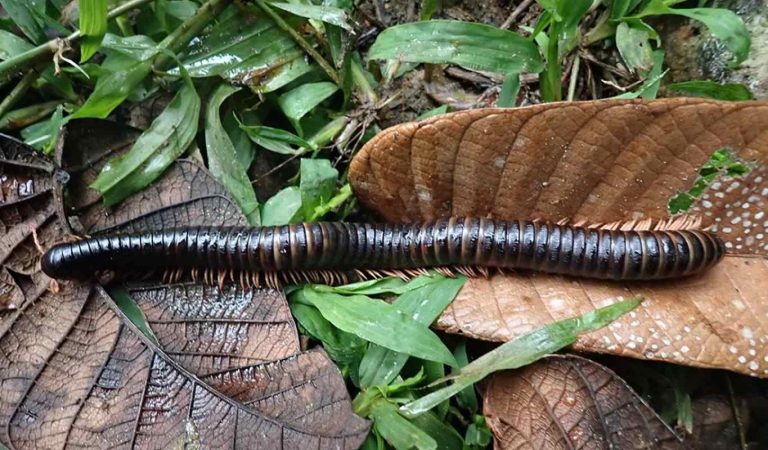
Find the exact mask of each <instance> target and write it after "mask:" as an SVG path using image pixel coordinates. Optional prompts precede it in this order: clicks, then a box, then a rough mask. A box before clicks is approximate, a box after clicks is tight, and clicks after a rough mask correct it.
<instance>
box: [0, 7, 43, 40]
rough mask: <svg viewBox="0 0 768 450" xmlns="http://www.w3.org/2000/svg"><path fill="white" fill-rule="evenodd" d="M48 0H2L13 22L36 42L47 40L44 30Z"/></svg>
mask: <svg viewBox="0 0 768 450" xmlns="http://www.w3.org/2000/svg"><path fill="white" fill-rule="evenodd" d="M45 4H46V0H0V5H2V6H3V9H5V12H6V13H8V15H9V16H11V19H13V23H14V24H15V25H17V26H18V27H19V28H20V29H21V31H22V32H24V34H25V35H26V36H27V37H28V38H29V39H30V40H31V41H32V42H34V43H35V44H41V43H43V42H44V41H45V40H46V36H45V30H44V17H45Z"/></svg>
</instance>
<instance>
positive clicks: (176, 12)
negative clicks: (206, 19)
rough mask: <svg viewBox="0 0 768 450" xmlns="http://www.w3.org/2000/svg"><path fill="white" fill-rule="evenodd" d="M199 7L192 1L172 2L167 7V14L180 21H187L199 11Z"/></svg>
mask: <svg viewBox="0 0 768 450" xmlns="http://www.w3.org/2000/svg"><path fill="white" fill-rule="evenodd" d="M197 8H198V5H197V4H196V3H195V2H193V1H191V0H171V1H169V2H168V3H167V4H166V5H165V13H166V14H168V15H169V16H171V17H175V18H177V19H179V20H187V19H189V18H190V17H192V16H193V15H195V12H196V11H197Z"/></svg>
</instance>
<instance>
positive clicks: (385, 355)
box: [360, 275, 467, 386]
mask: <svg viewBox="0 0 768 450" xmlns="http://www.w3.org/2000/svg"><path fill="white" fill-rule="evenodd" d="M466 281H467V278H466V277H464V276H459V277H456V278H447V277H444V276H442V275H438V276H434V277H431V279H430V282H429V283H428V284H425V285H424V286H421V287H419V288H417V289H414V290H411V291H408V292H406V293H404V294H403V295H401V296H400V297H399V298H398V299H397V300H395V302H394V303H393V304H394V305H395V307H397V309H399V310H400V311H402V312H403V313H405V314H408V315H410V316H411V318H413V320H415V321H417V322H419V323H422V324H424V325H430V324H431V323H432V322H434V321H435V319H437V317H438V316H440V314H441V313H442V312H443V310H445V308H447V307H448V305H450V304H451V302H452V301H453V299H454V298H456V295H457V294H458V293H459V291H460V290H461V288H462V286H464V283H465V282H466ZM407 361H408V355H406V354H403V353H397V352H393V351H391V350H388V349H386V348H384V347H380V346H377V345H371V347H369V348H368V351H367V352H366V353H365V356H364V357H363V360H362V361H361V362H360V386H375V385H385V384H389V383H390V382H392V380H394V379H395V377H397V375H398V374H399V373H400V371H401V370H402V368H403V366H405V363H406V362H407Z"/></svg>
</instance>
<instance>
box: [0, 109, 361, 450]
mask: <svg viewBox="0 0 768 450" xmlns="http://www.w3.org/2000/svg"><path fill="white" fill-rule="evenodd" d="M76 124H77V122H74V123H73V125H71V126H70V127H71V128H70V130H69V131H70V132H71V133H72V134H70V136H76V135H77V128H72V127H77V125H76ZM103 126H104V127H107V128H108V127H109V123H108V122H103ZM117 140H118V141H119V139H117ZM0 143H2V144H4V145H11V144H6V141H5V140H3V141H0ZM78 144H80V145H78ZM94 144H95V145H94V146H93V147H91V146H90V145H89V144H88V143H87V142H86V143H84V142H83V141H80V142H75V141H68V142H67V144H65V146H64V154H65V155H72V154H73V153H75V150H77V151H78V156H77V157H76V158H78V159H79V161H78V162H79V163H80V164H74V165H72V167H71V169H70V172H71V175H72V180H71V184H70V187H72V189H67V191H66V193H65V194H66V195H67V196H68V200H70V202H69V204H70V205H73V208H74V210H76V211H77V212H79V214H80V215H79V216H78V217H77V218H69V219H70V220H69V222H70V223H71V224H73V225H74V227H75V228H81V229H82V230H83V231H84V232H87V233H98V232H102V231H105V230H109V231H125V230H147V229H151V228H157V227H168V226H174V225H182V224H183V225H203V224H205V225H237V224H244V223H245V221H244V218H243V216H242V214H240V212H239V210H238V208H237V206H236V205H235V204H234V203H232V201H231V200H230V199H229V198H227V197H226V196H225V195H224V191H223V189H222V188H221V186H219V185H218V184H217V183H216V182H215V181H214V180H213V178H212V177H210V175H208V173H207V172H206V171H205V170H204V169H202V168H201V167H199V166H197V165H196V164H194V163H191V162H180V163H178V164H177V165H175V166H173V167H172V168H171V169H170V170H169V171H167V172H166V174H165V175H164V176H163V177H162V178H161V179H159V180H158V181H157V183H156V184H154V185H153V186H152V187H150V188H149V190H148V191H145V192H143V193H139V194H136V195H134V196H132V197H130V198H129V199H127V200H126V201H125V202H123V203H121V204H120V205H119V206H117V207H116V208H114V209H113V210H110V211H106V210H104V208H103V207H102V206H101V204H100V203H99V202H98V199H97V198H95V197H94V196H92V194H87V189H86V188H85V186H87V183H88V178H89V177H93V176H94V175H95V174H96V173H98V166H99V165H101V164H102V163H103V161H104V160H105V159H106V158H109V157H111V156H113V155H114V153H112V152H102V151H99V150H98V149H99V148H100V147H101V145H100V143H99V142H94ZM73 145H74V146H75V148H71V146H73ZM67 146H70V148H67ZM118 147H119V146H118ZM2 148H5V147H2ZM23 151H24V152H26V153H27V154H32V155H36V154H33V153H30V152H32V150H28V149H26V148H24V149H23ZM118 151H119V149H118ZM0 156H2V157H6V156H8V153H7V152H6V153H5V154H3V155H0ZM19 161H22V162H26V161H27V159H24V158H20V157H19V156H17V155H11V158H8V159H0V167H2V170H3V171H4V172H3V173H4V174H6V173H9V170H16V169H15V167H16V166H20V164H19ZM70 163H71V161H70ZM9 167H11V169H9ZM49 167H54V166H53V165H51V166H44V167H43V168H41V169H37V168H32V169H35V170H36V171H35V170H32V169H27V167H26V166H23V170H22V171H21V173H24V170H27V171H28V172H29V174H30V175H29V176H32V175H34V176H38V177H39V178H40V179H41V180H45V176H44V175H45V174H46V173H55V170H54V171H53V172H52V170H53V169H49ZM38 172H39V173H38ZM9 179H10V178H9V177H5V178H3V184H2V187H3V192H4V193H5V192H7V191H9V190H12V189H10V187H9V186H10V185H8V184H6V181H7V180H9ZM18 179H22V178H18ZM49 181H50V180H49ZM34 185H35V186H40V187H41V190H40V192H39V193H37V194H36V195H35V196H31V197H30V199H29V200H25V201H20V202H16V203H15V204H11V203H9V202H6V203H3V202H0V215H2V217H3V222H2V223H3V225H4V226H6V227H7V228H8V230H9V232H8V233H6V234H5V235H3V236H2V237H0V248H2V249H4V251H5V254H6V255H7V256H6V257H5V258H4V261H3V269H4V271H6V272H9V273H11V276H12V278H11V279H12V280H13V281H15V283H16V284H15V286H16V291H14V292H18V294H17V296H18V297H19V300H17V301H16V303H17V305H18V306H17V309H16V310H13V311H6V312H5V313H0V314H2V315H0V388H1V389H2V392H3V395H2V396H0V397H1V398H0V442H1V443H3V444H5V445H8V446H9V447H11V448H16V447H27V446H31V445H38V446H39V445H42V446H49V447H58V446H64V445H81V446H86V445H87V446H92V447H107V446H110V447H111V446H121V447H129V446H136V447H140V448H145V447H152V448H155V447H157V448H167V447H171V446H174V447H175V446H181V445H185V444H191V445H202V446H205V447H214V448H219V447H244V448H306V447H311V448H356V447H357V446H359V445H360V443H361V442H362V440H363V439H364V438H365V435H366V434H367V431H368V425H367V423H366V422H365V421H363V420H362V419H360V418H358V417H357V416H356V415H354V414H353V413H352V410H351V405H350V400H349V397H348V393H347V391H346V387H345V385H344V381H343V379H342V377H341V375H340V373H339V372H338V369H336V367H335V366H334V365H333V363H332V362H331V361H330V360H329V359H328V357H327V356H326V355H325V353H323V352H320V351H311V352H305V353H301V352H300V348H299V340H298V335H297V333H296V328H295V325H294V323H293V321H292V320H291V316H290V311H289V309H288V305H287V302H286V299H285V297H284V295H283V294H282V293H281V292H278V291H274V290H247V291H244V290H242V289H235V288H229V289H226V290H224V291H223V292H222V291H220V290H219V289H217V288H210V287H203V286H199V285H195V284H177V285H169V286H163V285H129V286H126V289H127V291H128V292H129V293H130V294H131V295H132V296H133V297H134V299H135V301H136V303H137V305H138V306H140V307H141V308H142V309H143V312H144V315H145V317H146V322H147V324H148V326H149V328H150V329H151V331H152V333H153V335H154V337H155V338H156V339H157V342H155V341H154V340H153V339H150V338H148V337H147V336H145V335H144V334H143V333H142V332H141V331H139V330H138V329H137V328H136V327H135V326H134V325H133V323H132V322H131V321H130V320H128V319H127V318H126V317H125V316H124V314H123V312H122V310H120V309H119V308H118V307H117V306H116V304H115V301H114V300H113V298H112V297H111V296H110V293H108V292H107V291H105V290H104V289H103V288H102V287H100V286H98V285H92V284H86V283H70V282H61V283H59V284H58V286H57V288H56V289H49V287H50V279H48V278H46V277H45V276H44V275H43V274H42V273H41V272H39V263H38V256H39V252H38V249H37V247H36V244H35V243H34V238H35V236H36V237H37V239H38V241H39V242H40V245H41V246H42V247H43V248H45V247H47V246H49V245H50V244H52V243H54V242H56V241H60V240H62V239H65V235H64V233H63V232H62V230H61V226H60V222H59V221H57V220H55V219H56V214H55V212H54V211H57V210H60V211H65V210H66V211H69V209H65V208H63V207H61V208H56V207H54V206H55V205H54V204H55V203H56V200H57V198H60V197H62V196H61V195H54V193H56V192H61V191H62V190H61V189H58V188H57V185H56V184H53V185H47V184H45V181H40V182H39V183H37V184H34ZM43 188H45V189H44V190H43ZM5 198H10V197H8V196H6V197H5ZM38 203H39V204H38ZM49 210H50V211H51V212H48V211H49ZM9 211H10V213H8V212H9ZM11 213H12V215H13V217H14V220H13V221H11V220H10V219H6V215H7V214H11ZM41 215H42V216H44V217H46V219H43V220H42V222H41V220H40V219H35V218H36V217H37V216H41ZM27 223H29V224H30V225H28V226H27V225H25V224H27ZM40 223H42V224H40ZM20 224H21V225H20ZM27 227H29V228H30V231H27ZM16 235H18V237H17V238H16V237H14V238H11V237H12V236H16ZM30 257H31V259H28V260H27V265H26V266H25V267H27V268H29V269H30V270H28V272H24V271H23V270H21V269H19V265H18V264H16V261H20V260H22V258H30ZM30 261H31V262H30ZM0 280H2V278H0Z"/></svg>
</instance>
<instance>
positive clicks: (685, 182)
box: [350, 98, 768, 377]
mask: <svg viewBox="0 0 768 450" xmlns="http://www.w3.org/2000/svg"><path fill="white" fill-rule="evenodd" d="M767 130H768V103H766V102H742V103H727V102H716V101H710V100H702V99H684V98H674V99H661V100H653V101H651V100H601V101H594V102H569V103H557V104H546V105H537V106H533V107H526V108H517V109H483V110H473V111H463V112H458V113H454V114H448V115H444V116H439V117H435V118H432V119H428V120H426V121H423V122H420V123H408V124H402V125H399V126H396V127H393V128H391V129H389V130H388V131H385V132H383V133H381V134H380V135H379V136H377V137H376V138H374V139H372V140H371V141H370V142H369V143H368V144H367V145H366V146H365V147H364V148H363V149H362V150H361V152H360V153H359V154H358V155H357V156H356V157H355V159H354V160H353V161H352V164H351V166H350V183H351V184H352V186H353V188H354V189H355V192H356V194H357V195H358V197H359V198H360V200H361V201H362V202H363V203H365V204H366V205H368V206H369V207H371V208H373V209H375V210H377V211H379V212H380V213H381V214H382V215H383V216H384V217H385V218H386V219H388V220H390V221H397V222H403V221H406V222H410V221H416V220H424V219H434V218H437V217H442V216H446V215H474V216H481V217H486V216H489V217H496V218H511V219H526V218H540V219H548V220H553V221H557V220H560V219H563V218H569V219H572V220H575V221H579V220H586V221H588V222H612V221H616V220H628V219H639V218H646V217H650V218H656V219H660V218H665V217H667V216H668V214H669V213H668V204H669V202H670V200H671V199H672V198H674V197H676V196H677V195H678V194H680V193H686V192H688V191H689V190H690V189H691V188H692V186H694V184H695V183H696V181H697V178H698V174H699V171H700V169H701V168H702V166H703V165H704V164H705V163H707V162H708V160H709V159H710V157H711V156H712V155H713V153H714V152H715V151H717V150H720V149H722V148H727V149H729V150H730V151H731V152H732V154H733V156H734V157H736V158H738V159H739V160H740V161H742V162H743V164H744V165H745V166H746V167H747V168H748V171H747V173H745V174H743V175H734V174H730V175H729V174H726V173H720V174H719V176H718V177H716V179H715V180H714V182H713V183H712V184H711V185H710V186H709V187H708V188H707V189H706V190H705V191H704V192H703V193H702V194H701V195H700V196H698V197H696V199H695V202H694V204H693V207H692V209H691V212H693V213H699V214H701V215H702V216H703V219H704V225H705V226H709V225H711V226H713V227H714V229H715V230H717V231H718V232H719V233H720V235H721V236H722V237H723V238H724V240H725V241H726V245H727V247H728V256H727V257H726V258H725V260H724V261H723V263H721V264H720V265H719V266H717V267H716V268H715V269H714V270H711V271H709V272H708V273H706V274H704V275H703V276H697V277H691V278H686V279H684V280H679V281H677V280H676V281H668V282H656V283H633V284H628V283H609V282H599V281H592V280H582V279H575V278H567V277H559V276H552V275H544V274H530V273H524V272H519V273H515V274H509V275H507V276H496V277H493V278H492V279H490V280H485V279H472V280H470V281H469V282H468V283H467V284H466V285H465V286H464V289H463V290H462V292H461V293H460V294H459V296H458V298H457V299H456V300H455V301H454V303H453V304H452V305H451V306H450V307H449V308H448V309H447V310H446V311H445V313H444V314H443V315H442V316H441V317H440V319H439V320H438V324H439V326H441V327H442V328H444V329H447V330H448V331H451V332H455V333H463V334H466V335H469V336H472V337H476V338H480V339H489V340H500V341H504V340H509V339H511V338H513V337H515V336H518V335H520V334H522V333H525V332H528V331H530V330H532V329H534V328H536V327H538V326H540V325H542V324H544V323H548V322H551V321H553V320H560V319H563V318H566V317H572V316H575V315H579V314H583V313H585V312H587V311H590V310H592V309H594V308H596V307H600V306H605V305H607V304H610V303H613V302H615V301H617V300H619V299H622V298H628V297H634V296H642V297H644V298H646V299H647V300H646V301H645V302H644V303H643V304H642V305H641V307H640V308H639V309H638V310H636V311H633V312H632V313H631V314H628V315H626V316H624V317H622V318H621V319H619V320H618V321H616V322H614V323H613V324H612V326H611V327H610V328H605V329H603V330H599V331H597V332H594V333H590V334H587V335H584V336H582V337H580V338H579V341H578V342H577V344H576V345H575V347H576V348H578V349H581V350H587V351H596V352H606V353H614V354H619V355H623V356H631V357H635V358H643V359H657V360H664V361H671V362H675V363H678V364H686V365H693V366H701V367H713V368H723V369H728V370H733V371H738V372H742V373H745V374H750V375H753V376H763V377H765V376H768V327H766V325H765V324H766V318H768V284H766V282H765V280H768V260H767V259H766V258H768V217H766V213H767V212H768V200H766V196H767V195H768V173H767V172H766V171H767V170H768V168H767V167H766V165H768V131H767Z"/></svg>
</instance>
